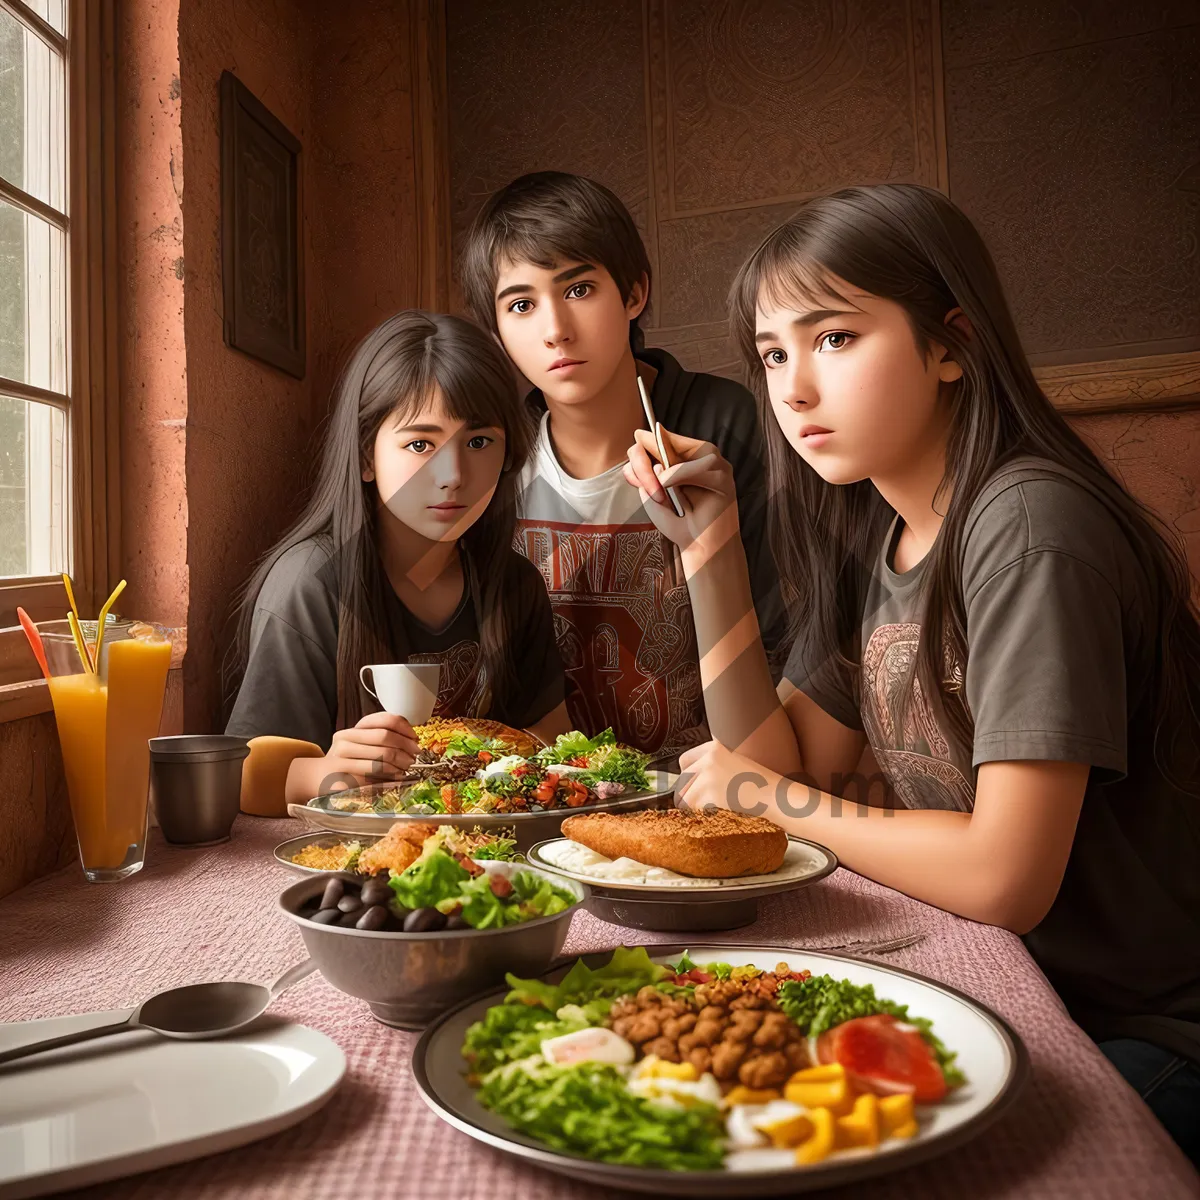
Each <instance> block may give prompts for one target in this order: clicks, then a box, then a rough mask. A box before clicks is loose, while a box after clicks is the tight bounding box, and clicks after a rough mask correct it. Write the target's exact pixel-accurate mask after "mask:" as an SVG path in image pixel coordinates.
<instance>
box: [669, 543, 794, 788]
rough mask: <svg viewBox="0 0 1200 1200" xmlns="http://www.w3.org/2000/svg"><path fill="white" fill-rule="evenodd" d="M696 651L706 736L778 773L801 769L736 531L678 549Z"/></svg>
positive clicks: (792, 731)
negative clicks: (715, 541)
mask: <svg viewBox="0 0 1200 1200" xmlns="http://www.w3.org/2000/svg"><path fill="white" fill-rule="evenodd" d="M682 559H683V566H684V571H685V573H686V575H687V584H688V595H689V597H690V599H691V604H692V614H693V619H694V620H695V623H696V644H697V646H698V647H699V651H700V680H701V684H702V686H703V688H704V707H705V711H706V713H707V716H708V727H709V730H710V731H711V732H712V735H713V737H714V738H716V739H717V741H719V742H721V743H722V744H723V745H725V746H728V747H729V748H730V749H731V750H735V751H737V753H739V754H744V755H746V757H747V758H752V759H754V761H755V762H761V763H762V764H763V765H764V766H767V767H770V769H771V770H773V771H777V772H779V774H781V775H795V774H797V773H799V772H800V770H801V769H802V763H801V761H800V748H799V746H798V745H797V743H796V735H795V732H794V730H793V729H792V725H791V722H790V721H789V720H788V717H787V714H786V713H785V712H784V711H783V708H782V707H781V706H780V703H779V697H778V695H777V694H776V692H775V685H774V683H773V682H772V680H771V669H770V667H769V665H768V664H767V654H766V651H765V650H764V649H763V644H762V635H761V633H760V631H759V627H758V616H757V614H756V613H755V611H754V598H753V594H752V593H751V591H750V572H749V570H748V568H747V566H746V551H745V549H744V548H743V546H742V540H741V538H740V537H739V536H737V534H736V531H735V532H734V534H733V535H732V536H730V537H728V538H727V539H726V540H725V541H723V542H722V543H720V544H719V545H717V546H711V545H710V546H700V545H693V546H692V547H689V548H688V549H687V550H685V551H684V552H683V554H682Z"/></svg>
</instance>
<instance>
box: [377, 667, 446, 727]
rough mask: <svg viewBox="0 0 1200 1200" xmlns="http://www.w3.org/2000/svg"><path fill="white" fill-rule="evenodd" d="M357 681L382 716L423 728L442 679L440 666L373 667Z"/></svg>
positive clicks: (431, 710) (430, 714) (433, 704)
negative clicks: (398, 717) (403, 719)
mask: <svg viewBox="0 0 1200 1200" xmlns="http://www.w3.org/2000/svg"><path fill="white" fill-rule="evenodd" d="M358 677H359V679H360V680H361V681H362V685H363V687H364V688H366V689H367V691H368V692H370V693H371V695H372V696H374V697H375V699H376V700H378V701H379V703H380V704H381V705H382V706H383V708H384V711H385V712H390V713H393V714H395V715H396V716H400V717H404V718H406V719H407V720H408V722H409V724H411V725H423V724H424V723H425V722H426V721H428V720H429V718H430V717H431V716H433V709H434V706H435V705H436V704H437V696H438V685H439V684H440V682H441V677H442V668H441V665H440V664H439V663H372V664H371V665H370V666H365V667H363V668H362V670H360V671H359V673H358ZM372 685H374V686H372Z"/></svg>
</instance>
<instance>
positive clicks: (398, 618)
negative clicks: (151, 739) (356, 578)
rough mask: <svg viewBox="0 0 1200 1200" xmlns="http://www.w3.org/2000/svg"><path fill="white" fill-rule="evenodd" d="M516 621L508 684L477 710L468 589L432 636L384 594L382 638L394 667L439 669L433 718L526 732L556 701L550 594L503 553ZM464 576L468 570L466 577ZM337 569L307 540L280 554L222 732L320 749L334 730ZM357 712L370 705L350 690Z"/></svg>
mask: <svg viewBox="0 0 1200 1200" xmlns="http://www.w3.org/2000/svg"><path fill="white" fill-rule="evenodd" d="M512 559H513V563H514V571H513V576H514V578H515V580H516V584H517V586H516V589H515V591H516V594H515V595H513V596H512V597H510V599H511V601H512V604H513V609H512V611H513V612H514V613H515V614H516V620H515V621H514V622H513V636H512V642H511V652H512V656H513V658H512V661H513V663H514V665H515V675H516V679H517V686H516V688H515V691H514V694H512V695H509V696H503V697H497V698H496V700H495V701H494V703H493V704H492V705H491V707H489V708H488V710H487V711H486V712H480V711H478V707H479V705H478V701H477V699H476V689H477V685H478V682H479V668H480V653H479V624H478V621H477V619H476V614H475V606H474V604H473V602H472V599H471V589H470V588H469V587H464V588H463V598H462V602H461V603H460V604H459V606H458V609H457V610H456V611H455V613H454V615H453V616H452V617H451V618H450V620H449V621H447V622H446V624H445V625H444V626H443V627H442V628H441V629H432V628H430V627H429V626H428V625H425V624H424V623H423V622H421V621H419V620H418V619H417V618H416V617H415V616H413V614H412V613H410V612H409V611H408V609H407V608H405V606H404V604H403V603H402V602H401V600H400V598H399V596H397V595H396V593H395V592H394V591H393V590H392V589H391V588H390V587H388V588H387V589H386V603H387V607H388V611H387V613H386V617H387V625H388V630H389V631H391V632H389V634H388V636H387V637H386V638H385V640H386V641H388V642H390V643H391V644H392V645H393V646H397V645H399V646H402V647H403V650H402V651H399V652H398V653H397V654H396V658H395V661H397V662H417V663H433V662H436V663H440V664H441V667H442V671H441V679H440V682H439V685H438V699H437V706H436V707H435V709H434V716H456V717H488V718H490V719H492V720H495V721H503V722H504V723H505V724H506V725H513V726H516V727H517V728H526V727H528V726H530V725H534V724H536V723H537V722H538V721H540V720H541V719H542V718H543V717H544V716H546V715H547V714H548V713H550V712H552V711H553V710H554V709H555V708H557V707H558V705H559V704H561V703H562V701H563V695H564V688H565V685H564V680H563V672H562V661H561V659H560V658H559V655H558V647H557V644H556V641H555V637H554V617H553V613H552V611H551V608H550V597H549V596H548V595H547V594H546V587H545V584H543V583H542V578H541V575H540V574H539V573H538V570H537V568H536V567H534V566H533V565H532V564H531V563H529V562H528V561H526V560H525V559H524V558H522V557H521V556H520V555H519V554H517V553H515V552H513V554H512ZM469 569H470V567H469V564H468V570H469ZM337 591H338V588H337V572H336V571H334V570H332V568H331V559H330V553H329V551H328V549H326V548H325V547H324V546H323V545H322V544H321V543H320V542H318V541H317V540H316V539H309V540H307V541H304V542H300V543H299V544H298V545H296V546H293V547H292V548H291V549H289V550H286V551H285V552H284V553H283V554H282V555H280V557H279V560H278V561H277V562H276V563H275V565H274V566H273V567H272V568H271V570H270V572H269V573H268V575H267V578H266V580H265V581H264V583H263V587H262V591H261V592H260V593H259V595H258V599H257V600H256V602H255V605H254V616H253V619H252V624H251V628H250V653H249V657H248V660H247V663H246V672H245V675H244V676H243V678H242V684H241V687H240V689H239V690H238V695H237V700H236V702H235V704H234V707H233V712H232V714H231V716H230V718H229V723H228V726H227V727H226V732H227V733H232V734H236V735H237V736H238V737H256V736H258V735H260V734H275V735H277V736H280V737H293V738H301V739H303V740H304V741H309V742H315V743H316V744H317V745H318V746H320V747H321V748H322V749H324V750H328V749H329V744H330V742H331V741H332V740H333V734H334V731H335V730H336V728H337V708H338V705H337V635H338V595H337ZM360 698H361V701H362V705H363V711H364V712H377V711H378V710H379V705H378V703H377V702H376V701H375V700H374V698H373V697H372V696H371V695H370V693H368V692H367V691H366V690H365V689H361V690H360Z"/></svg>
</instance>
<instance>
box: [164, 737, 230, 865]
mask: <svg viewBox="0 0 1200 1200" xmlns="http://www.w3.org/2000/svg"><path fill="white" fill-rule="evenodd" d="M249 753H250V748H249V747H248V746H247V745H246V739H245V738H239V737H232V736H228V735H225V734H184V735H181V736H177V737H156V738H151V739H150V795H151V798H152V800H153V803H154V811H155V814H156V815H157V817H158V824H159V827H160V828H161V829H162V832H163V837H164V838H166V840H167V841H168V842H170V843H171V844H172V845H176V846H211V845H214V844H216V843H217V842H227V841H228V840H229V837H230V832H231V830H232V829H233V822H234V818H235V817H236V816H237V814H238V810H239V808H240V805H241V791H242V763H243V761H244V760H245V758H246V756H247V755H248V754H249Z"/></svg>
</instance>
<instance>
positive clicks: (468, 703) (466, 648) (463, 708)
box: [407, 641, 481, 717]
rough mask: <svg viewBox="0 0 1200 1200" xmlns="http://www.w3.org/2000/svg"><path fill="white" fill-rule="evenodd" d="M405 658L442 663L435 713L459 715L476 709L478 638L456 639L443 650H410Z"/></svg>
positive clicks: (447, 715)
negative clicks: (413, 651)
mask: <svg viewBox="0 0 1200 1200" xmlns="http://www.w3.org/2000/svg"><path fill="white" fill-rule="evenodd" d="M407 661H408V662H410V663H440V664H441V667H442V673H441V675H440V676H439V677H438V695H437V703H436V704H435V705H434V706H433V715H434V716H435V717H460V716H462V714H463V713H473V712H476V711H477V706H476V705H475V699H476V697H475V692H476V689H477V688H478V687H479V684H480V682H481V681H480V678H479V667H480V659H479V643H478V642H475V641H462V642H455V644H454V645H453V646H450V647H448V648H447V649H445V650H427V651H424V652H423V653H420V654H410V655H409V656H408V659H407Z"/></svg>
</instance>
